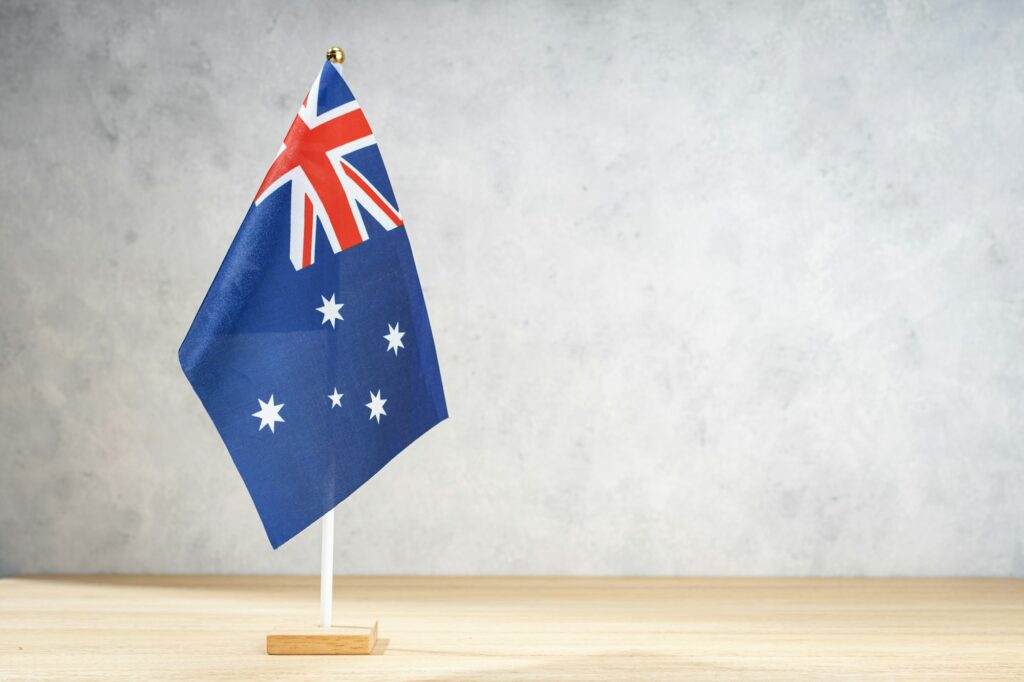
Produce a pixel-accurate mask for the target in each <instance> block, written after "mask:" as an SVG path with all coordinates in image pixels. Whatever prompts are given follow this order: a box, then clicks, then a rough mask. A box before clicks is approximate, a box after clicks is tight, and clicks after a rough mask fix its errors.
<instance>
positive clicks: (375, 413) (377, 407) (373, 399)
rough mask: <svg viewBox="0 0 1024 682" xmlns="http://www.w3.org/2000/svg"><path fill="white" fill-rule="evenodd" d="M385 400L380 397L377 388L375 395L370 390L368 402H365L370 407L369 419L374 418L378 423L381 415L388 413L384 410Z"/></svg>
mask: <svg viewBox="0 0 1024 682" xmlns="http://www.w3.org/2000/svg"><path fill="white" fill-rule="evenodd" d="M387 401H388V400H387V398H384V399H381V397H380V391H379V390H378V391H377V393H376V395H374V393H373V392H372V391H371V392H370V402H368V403H366V406H367V407H369V408H370V419H376V420H377V423H378V424H380V417H381V415H384V416H387V414H388V413H387V412H385V411H384V403H386V402H387Z"/></svg>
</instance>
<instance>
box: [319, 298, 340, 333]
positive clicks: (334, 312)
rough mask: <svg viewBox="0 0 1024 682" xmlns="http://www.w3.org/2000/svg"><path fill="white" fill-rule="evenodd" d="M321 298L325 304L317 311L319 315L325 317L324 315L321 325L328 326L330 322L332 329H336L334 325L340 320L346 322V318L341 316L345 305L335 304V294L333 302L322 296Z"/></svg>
mask: <svg viewBox="0 0 1024 682" xmlns="http://www.w3.org/2000/svg"><path fill="white" fill-rule="evenodd" d="M320 298H321V299H322V300H323V302H324V304H323V305H322V306H320V307H319V308H317V309H316V311H317V312H318V313H323V315H324V319H323V321H322V322H321V323H320V324H327V323H328V322H330V323H331V329H334V323H335V322H337V321H338V320H344V319H345V318H344V317H342V316H341V309H342V307H343V306H344V305H345V304H344V303H335V302H334V294H331V300H329V301H328V300H327V298H326V297H324V296H321V297H320Z"/></svg>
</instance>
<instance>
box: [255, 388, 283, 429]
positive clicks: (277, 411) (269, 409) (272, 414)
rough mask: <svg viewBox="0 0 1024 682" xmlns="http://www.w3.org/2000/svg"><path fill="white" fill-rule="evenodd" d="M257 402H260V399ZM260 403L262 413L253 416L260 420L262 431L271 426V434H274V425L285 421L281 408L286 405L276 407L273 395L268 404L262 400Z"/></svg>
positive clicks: (280, 404) (281, 404)
mask: <svg viewBox="0 0 1024 682" xmlns="http://www.w3.org/2000/svg"><path fill="white" fill-rule="evenodd" d="M257 400H259V398H257ZM259 402H260V411H259V412H253V413H252V416H254V417H256V418H257V419H259V420H260V431H262V430H263V427H264V426H269V427H270V432H271V433H273V432H274V424H276V423H277V422H283V421H284V417H282V416H281V408H282V407H284V403H278V404H277V405H275V404H274V395H273V394H271V395H270V400H269V401H268V402H263V401H262V400H259Z"/></svg>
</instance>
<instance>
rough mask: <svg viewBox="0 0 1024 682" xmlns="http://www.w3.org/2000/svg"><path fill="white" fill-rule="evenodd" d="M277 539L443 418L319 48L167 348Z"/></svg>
mask: <svg viewBox="0 0 1024 682" xmlns="http://www.w3.org/2000/svg"><path fill="white" fill-rule="evenodd" d="M178 357H179V359H180V361H181V367H182V369H183V370H184V371H185V375H186V376H187V377H188V380H189V382H191V384H192V387H193V388H194V389H195V391H196V393H197V394H198V395H199V399H200V400H201V401H202V402H203V405H204V406H205V408H206V411H207V412H208V413H209V415H210V418H211V419H212V420H213V423H214V425H215V426H216V427H217V430H218V431H219V432H220V436H221V438H223V440H224V443H225V445H227V448H228V451H229V452H230V453H231V457H232V459H233V460H234V462H235V466H236V467H238V471H239V473H240V474H241V475H242V479H243V480H244V481H245V485H246V486H247V487H248V489H249V494H250V495H251V496H252V499H253V502H255V503H256V509H257V511H258V512H259V515H260V518H261V520H262V521H263V526H264V528H266V531H267V536H268V537H269V538H270V543H271V544H272V545H273V546H274V548H277V547H279V546H280V545H282V544H283V543H285V542H286V541H288V540H289V539H291V538H292V537H294V536H295V535H296V534H297V533H299V532H300V531H301V530H303V529H304V528H306V527H307V526H308V525H310V524H311V523H313V522H314V521H315V520H317V519H318V518H320V517H321V516H323V515H324V514H325V513H326V512H328V511H330V510H331V509H333V508H334V507H335V506H336V505H337V504H338V503H339V502H341V501H342V500H344V499H345V498H346V497H348V496H349V495H350V494H352V492H353V491H355V490H356V489H357V488H358V487H359V486H361V485H362V484H363V483H365V482H366V481H367V480H369V479H370V477H372V476H373V475H374V474H375V473H377V472H378V471H379V470H380V469H381V468H382V467H383V466H384V465H385V464H387V463H388V462H389V461H390V460H391V458H393V457H394V456H395V455H397V454H398V453H399V452H401V451H402V450H403V449H404V448H405V447H406V446H408V445H409V444H410V443H412V442H413V441H414V440H416V439H417V438H418V437H419V436H420V435H422V434H423V433H425V432H426V431H427V430H429V429H430V428H431V427H432V426H434V425H435V424H437V423H439V422H440V421H441V420H443V419H445V418H446V417H447V416H448V412H447V408H446V406H445V399H444V391H443V389H442V387H441V374H440V371H439V369H438V366H437V355H436V352H435V350H434V339H433V337H432V335H431V332H430V322H429V321H428V319H427V309H426V306H425V304H424V302H423V293H422V291H421V289H420V282H419V277H418V276H417V274H416V266H415V264H414V263H413V258H412V251H411V249H410V247H409V240H408V236H407V234H406V230H405V228H404V226H403V222H402V216H401V213H400V212H399V210H398V204H397V202H396V201H395V196H394V193H393V192H392V189H391V182H390V181H389V179H388V174H387V171H386V170H385V168H384V162H383V160H382V159H381V155H380V151H379V150H378V148H377V142H376V140H375V139H374V137H373V132H372V131H371V130H370V126H369V124H368V123H367V120H366V117H365V116H364V115H363V111H362V109H361V108H360V107H359V104H358V103H357V102H356V100H355V97H354V96H353V95H352V91H351V90H349V87H348V85H347V84H346V83H345V80H344V79H343V78H342V75H341V65H340V64H334V63H332V62H326V63H325V64H324V66H323V69H321V71H320V75H319V76H317V78H316V80H315V81H314V82H313V86H312V88H311V89H310V91H309V94H308V95H307V96H306V99H305V100H304V101H303V103H302V106H301V107H300V109H299V113H298V115H297V116H296V117H295V121H294V122H293V123H292V125H291V128H290V129H289V130H288V134H287V135H286V136H285V139H284V144H283V145H282V146H281V150H280V151H279V152H278V155H277V158H276V159H275V160H274V163H273V164H272V165H271V167H270V171H269V172H268V173H267V177H266V179H265V180H264V181H263V184H262V185H261V186H260V188H259V190H258V191H257V192H256V197H255V199H254V200H253V204H252V206H251V207H250V208H249V212H248V214H247V215H246V216H245V219H244V220H243V221H242V225H241V227H240V228H239V229H238V234H237V235H236V236H235V239H234V242H233V243H232V244H231V246H230V248H229V249H228V252H227V255H226V256H225V257H224V262H223V263H222V264H221V267H220V271H219V272H218V273H217V275H216V277H214V280H213V283H212V284H211V285H210V290H209V292H208V293H207V294H206V298H205V299H204V300H203V303H202V305H201V306H200V308H199V312H198V313H196V317H195V320H194V321H193V322H192V327H191V329H189V332H188V335H187V336H186V337H185V340H184V342H183V343H182V344H181V348H180V349H179V351H178Z"/></svg>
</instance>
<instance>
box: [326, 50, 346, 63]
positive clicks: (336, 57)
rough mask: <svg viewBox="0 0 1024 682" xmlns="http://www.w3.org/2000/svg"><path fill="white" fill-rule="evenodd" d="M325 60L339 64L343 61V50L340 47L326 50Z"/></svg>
mask: <svg viewBox="0 0 1024 682" xmlns="http://www.w3.org/2000/svg"><path fill="white" fill-rule="evenodd" d="M327 61H329V62H334V63H335V64H341V63H342V62H343V61H345V50H343V49H341V48H340V47H332V48H331V49H329V50H327Z"/></svg>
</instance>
